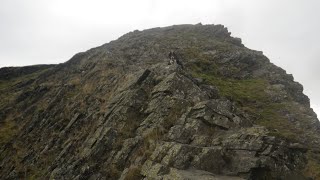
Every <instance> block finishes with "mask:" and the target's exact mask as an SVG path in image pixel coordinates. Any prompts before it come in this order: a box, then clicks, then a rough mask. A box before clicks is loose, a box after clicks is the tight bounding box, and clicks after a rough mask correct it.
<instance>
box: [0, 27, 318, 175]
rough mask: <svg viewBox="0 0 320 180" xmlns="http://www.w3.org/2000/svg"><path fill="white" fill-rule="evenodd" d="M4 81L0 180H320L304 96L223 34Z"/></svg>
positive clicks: (212, 31)
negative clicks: (172, 55)
mask: <svg viewBox="0 0 320 180" xmlns="http://www.w3.org/2000/svg"><path fill="white" fill-rule="evenodd" d="M170 51H174V52H175V54H176V60H178V61H179V62H180V63H173V64H168V62H169V58H168V53H169V52H170ZM0 75H1V77H0V83H1V84H0V92H1V93H0V96H1V101H0V112H1V113H0V123H1V124H0V168H1V169H0V178H1V179H22V178H27V179H48V178H50V179H119V178H120V179H143V178H145V179H277V178H278V179H307V178H313V179H320V173H319V172H320V154H319V153H320V152H319V144H320V141H319V138H320V136H319V132H320V129H319V128H320V125H319V121H318V119H317V117H316V114H315V113H314V112H313V111H312V109H310V105H309V99H308V97H306V96H305V95H304V94H303V92H302V91H303V87H302V86H301V85H300V84H299V83H297V82H294V80H293V77H292V75H288V74H286V72H285V71H284V70H282V69H281V68H279V67H277V66H275V65H273V64H272V63H270V61H269V60H268V59H267V58H266V57H265V56H264V55H263V54H262V52H258V51H253V50H250V49H248V48H246V47H244V46H243V45H242V43H241V40H240V39H238V38H233V37H231V36H230V33H229V32H228V31H227V29H226V28H224V27H223V26H221V25H200V24H199V25H179V26H171V27H165V28H154V29H149V30H144V31H134V32H130V33H128V34H126V35H124V36H122V37H120V38H119V39H118V40H116V41H112V42H110V43H108V44H105V45H102V46H100V47H97V48H94V49H91V50H89V51H87V52H83V53H79V54H76V55H75V56H74V57H73V58H71V59H70V60H69V61H68V62H66V63H63V64H59V65H52V66H38V67H25V68H19V69H18V68H2V69H0Z"/></svg>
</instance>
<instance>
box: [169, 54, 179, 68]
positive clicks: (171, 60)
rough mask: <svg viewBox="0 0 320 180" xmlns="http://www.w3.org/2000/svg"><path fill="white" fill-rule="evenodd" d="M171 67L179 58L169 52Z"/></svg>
mask: <svg viewBox="0 0 320 180" xmlns="http://www.w3.org/2000/svg"><path fill="white" fill-rule="evenodd" d="M169 59H170V61H169V65H171V64H173V63H174V62H175V61H176V60H177V56H176V54H175V53H174V52H173V51H170V52H169Z"/></svg>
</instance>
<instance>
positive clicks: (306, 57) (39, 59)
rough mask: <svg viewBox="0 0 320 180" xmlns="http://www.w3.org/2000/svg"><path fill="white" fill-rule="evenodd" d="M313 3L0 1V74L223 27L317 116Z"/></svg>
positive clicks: (319, 28) (318, 52)
mask: <svg viewBox="0 0 320 180" xmlns="http://www.w3.org/2000/svg"><path fill="white" fill-rule="evenodd" d="M319 7H320V2H319V1H318V0H308V1H303V0H281V1H280V0H241V1H239V0H175V1H173V0H136V1H132V0H108V1H106V0H1V2H0V27H1V28H0V67H3V66H24V65H33V64H52V63H62V62H65V61H67V60H68V59H70V58H71V57H72V56H73V55H74V54H75V53H77V52H80V51H86V50H88V49H90V48H93V47H96V46H99V45H102V44H104V43H107V42H109V41H111V40H115V39H117V38H118V37H119V36H121V35H123V34H125V33H127V32H129V31H133V30H136V29H139V30H143V29H148V28H153V27H159V26H169V25H173V24H196V23H199V22H201V23H203V24H223V25H225V26H226V27H228V29H229V31H231V32H232V35H233V36H236V37H240V38H241V39H242V41H243V43H244V44H245V46H247V47H249V48H251V49H255V50H261V51H263V52H264V54H265V55H266V56H267V57H269V59H270V60H271V62H273V63H274V64H276V65H278V66H280V67H282V68H283V69H285V70H286V71H287V73H290V74H293V75H294V77H295V80H296V81H298V82H300V83H302V84H303V86H304V88H305V91H304V92H305V94H307V95H308V96H309V98H310V99H311V105H312V107H313V109H314V110H315V111H316V112H317V113H318V114H320V94H319V93H318V92H320V85H319V84H320V71H319V70H318V67H320V61H319V60H320V45H319V42H320V33H319V32H320V21H319V19H318V18H319V17H320V11H319Z"/></svg>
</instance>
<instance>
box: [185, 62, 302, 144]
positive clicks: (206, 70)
mask: <svg viewBox="0 0 320 180" xmlns="http://www.w3.org/2000/svg"><path fill="white" fill-rule="evenodd" d="M188 68H189V69H190V70H191V72H192V75H193V76H194V77H196V78H201V79H203V83H205V84H211V85H214V86H216V87H217V88H218V89H219V92H220V95H221V96H224V97H226V98H228V99H230V100H232V101H234V102H236V103H237V104H238V105H239V107H241V108H242V109H243V110H244V111H245V112H247V113H248V114H249V115H251V116H252V117H253V120H255V123H256V124H258V125H262V126H265V127H267V128H268V129H270V134H271V135H274V136H277V137H281V138H285V139H287V140H291V141H297V140H298V138H299V137H298V135H299V134H301V133H303V131H302V130H301V129H299V128H297V127H296V126H295V124H294V123H293V122H290V121H289V119H288V117H286V114H285V112H290V113H293V112H295V111H296V108H297V107H294V106H293V103H294V102H292V101H290V100H288V101H286V102H282V103H276V102H273V101H272V100H271V98H270V97H269V95H268V94H267V93H266V92H265V90H266V89H267V88H268V86H269V82H268V81H267V80H266V79H263V78H248V79H233V78H227V77H223V76H222V75H220V74H219V73H217V69H218V65H217V64H215V62H212V61H208V60H203V59H200V60H198V61H195V62H192V63H190V64H188ZM229 70H230V71H233V69H232V68H229ZM235 71H236V70H235ZM298 112H299V111H298Z"/></svg>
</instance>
